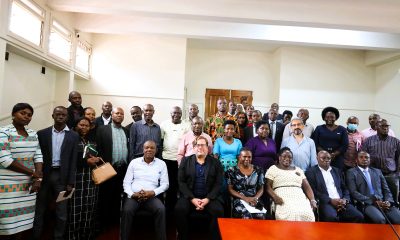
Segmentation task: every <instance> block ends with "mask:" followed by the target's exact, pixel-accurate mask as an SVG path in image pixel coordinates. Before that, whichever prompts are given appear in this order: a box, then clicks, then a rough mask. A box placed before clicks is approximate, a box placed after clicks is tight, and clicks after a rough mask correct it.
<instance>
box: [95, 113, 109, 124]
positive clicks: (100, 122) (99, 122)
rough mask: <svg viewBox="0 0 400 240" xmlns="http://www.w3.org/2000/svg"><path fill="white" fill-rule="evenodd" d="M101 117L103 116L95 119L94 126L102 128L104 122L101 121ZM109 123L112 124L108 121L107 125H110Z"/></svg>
mask: <svg viewBox="0 0 400 240" xmlns="http://www.w3.org/2000/svg"><path fill="white" fill-rule="evenodd" d="M102 116H103V114H101V115H100V117H97V118H96V119H95V124H96V126H104V120H103V118H102ZM111 122H112V120H111V119H110V121H109V122H108V124H107V125H110V124H111Z"/></svg>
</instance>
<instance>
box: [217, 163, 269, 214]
mask: <svg viewBox="0 0 400 240" xmlns="http://www.w3.org/2000/svg"><path fill="white" fill-rule="evenodd" d="M225 176H226V179H227V181H228V185H232V187H233V190H235V191H237V192H239V193H240V194H242V195H244V196H246V197H254V196H255V195H256V194H257V190H258V189H260V188H262V187H264V174H263V170H262V168H260V167H257V166H254V165H253V172H252V173H251V174H250V176H246V175H244V174H243V173H242V172H241V171H240V169H239V168H238V167H237V166H235V167H233V168H230V169H229V170H228V171H227V172H226V174H225ZM232 204H233V207H232V215H233V217H235V218H257V219H265V214H263V213H253V214H251V213H250V212H249V211H247V209H246V208H245V206H244V205H243V204H242V202H241V201H240V199H239V198H235V197H234V198H233V203H232Z"/></svg>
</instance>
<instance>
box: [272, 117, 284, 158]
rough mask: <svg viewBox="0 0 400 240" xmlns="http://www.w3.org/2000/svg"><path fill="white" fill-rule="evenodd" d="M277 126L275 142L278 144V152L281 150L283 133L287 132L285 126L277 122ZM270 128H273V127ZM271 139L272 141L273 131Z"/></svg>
mask: <svg viewBox="0 0 400 240" xmlns="http://www.w3.org/2000/svg"><path fill="white" fill-rule="evenodd" d="M275 125H276V133H275V139H274V141H275V144H276V151H277V152H278V151H279V149H281V144H282V136H283V131H285V125H284V124H283V123H281V122H278V121H275ZM269 127H270V128H272V127H271V125H270V126H269ZM269 137H270V138H271V139H272V130H271V131H269Z"/></svg>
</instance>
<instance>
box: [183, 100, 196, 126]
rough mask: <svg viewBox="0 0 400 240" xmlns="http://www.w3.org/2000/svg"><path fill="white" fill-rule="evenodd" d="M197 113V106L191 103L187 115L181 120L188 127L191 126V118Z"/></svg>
mask: <svg viewBox="0 0 400 240" xmlns="http://www.w3.org/2000/svg"><path fill="white" fill-rule="evenodd" d="M198 115H199V107H198V106H197V105H196V104H194V103H192V104H190V106H189V117H188V118H186V119H184V120H183V122H184V123H185V124H186V125H187V126H188V128H190V127H191V126H192V120H193V118H195V117H197V116H198Z"/></svg>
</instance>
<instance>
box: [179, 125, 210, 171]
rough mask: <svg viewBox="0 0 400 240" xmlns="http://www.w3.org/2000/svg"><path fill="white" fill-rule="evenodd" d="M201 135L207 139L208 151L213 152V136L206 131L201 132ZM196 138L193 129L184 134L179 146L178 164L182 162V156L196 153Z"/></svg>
mask: <svg viewBox="0 0 400 240" xmlns="http://www.w3.org/2000/svg"><path fill="white" fill-rule="evenodd" d="M200 136H203V137H205V138H206V139H207V142H208V153H209V154H211V153H212V149H213V144H212V140H211V137H210V136H209V135H208V134H206V133H201V135H200ZM195 139H196V136H195V135H194V133H193V131H189V132H187V133H186V134H185V135H183V137H182V140H181V142H180V143H179V147H178V157H177V161H178V165H179V164H180V163H181V160H182V158H184V157H187V156H190V155H192V154H194V152H193V141H194V140H195Z"/></svg>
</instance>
